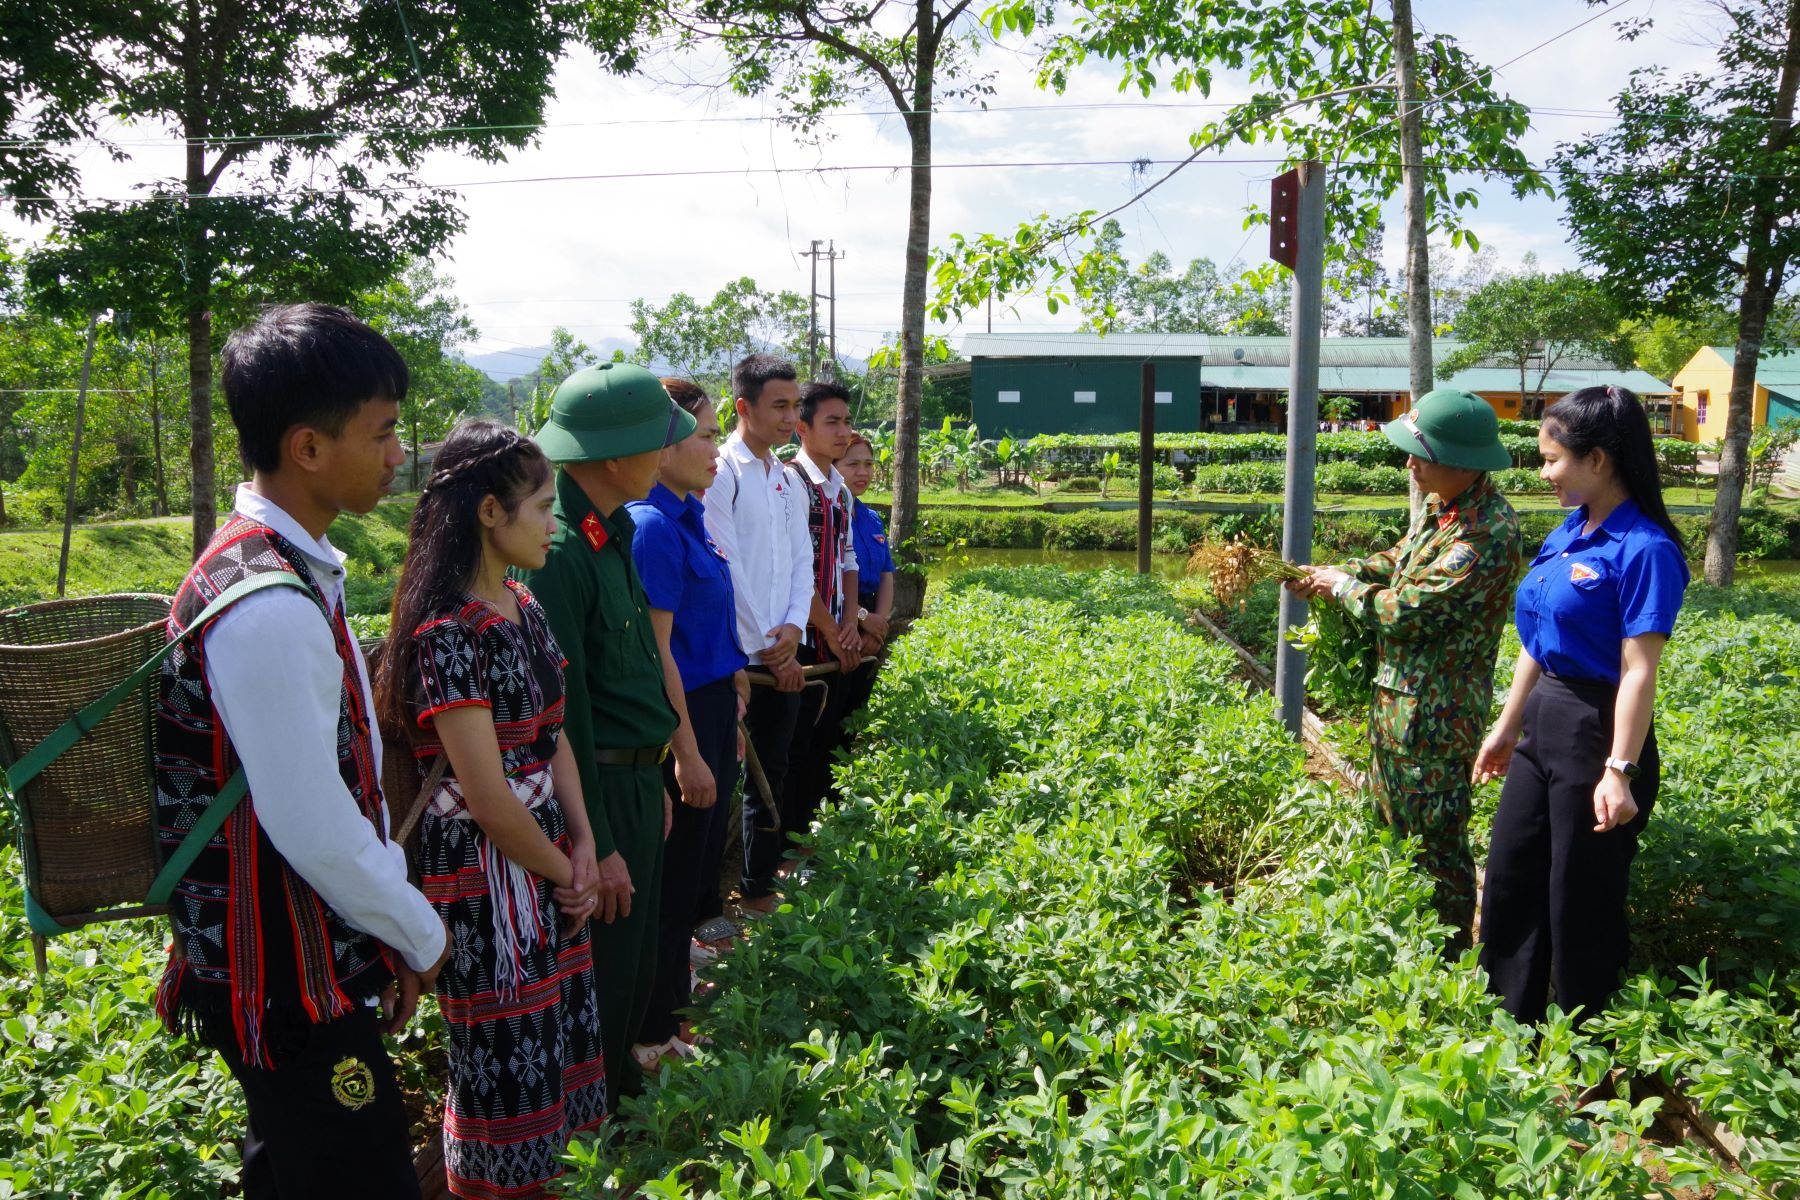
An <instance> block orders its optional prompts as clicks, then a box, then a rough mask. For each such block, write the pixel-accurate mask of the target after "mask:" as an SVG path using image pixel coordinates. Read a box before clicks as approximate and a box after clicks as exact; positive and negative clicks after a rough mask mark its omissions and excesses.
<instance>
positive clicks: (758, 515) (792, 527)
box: [705, 354, 813, 911]
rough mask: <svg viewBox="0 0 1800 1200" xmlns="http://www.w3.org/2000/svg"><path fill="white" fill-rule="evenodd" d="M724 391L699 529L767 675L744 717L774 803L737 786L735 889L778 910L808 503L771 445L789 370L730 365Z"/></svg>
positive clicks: (790, 401) (808, 605)
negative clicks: (738, 878)
mask: <svg viewBox="0 0 1800 1200" xmlns="http://www.w3.org/2000/svg"><path fill="white" fill-rule="evenodd" d="M731 387H732V393H733V395H734V397H735V401H734V405H735V408H736V410H737V428H736V429H734V430H732V433H731V436H730V437H729V438H727V439H726V440H725V444H724V446H722V447H720V450H719V474H718V476H717V477H716V478H715V479H714V480H713V483H712V486H711V487H709V488H707V489H706V497H705V504H706V531H707V533H709V534H711V535H712V539H713V541H714V543H716V544H717V545H718V547H719V550H720V552H721V553H722V554H724V555H725V559H726V561H727V562H729V563H730V564H731V583H732V589H733V591H734V592H735V593H736V603H737V622H738V640H739V642H740V643H741V644H742V645H743V647H744V650H745V652H746V653H748V654H749V655H750V669H751V670H752V671H759V670H760V671H763V672H766V673H767V674H769V675H771V676H773V678H774V685H775V686H773V687H753V688H751V689H750V701H749V706H748V708H747V710H746V712H745V714H744V724H745V727H746V728H747V729H748V730H749V732H750V744H751V748H752V749H753V750H754V751H755V752H756V757H757V761H758V763H759V764H760V765H761V766H762V773H763V776H764V778H765V779H766V780H767V781H768V785H769V798H770V799H772V800H773V804H770V803H768V802H767V801H766V800H765V798H764V796H763V795H762V794H761V792H760V791H759V789H758V788H757V786H756V785H755V783H751V784H750V786H748V787H746V788H745V789H744V815H743V841H744V871H743V879H742V882H741V884H740V890H741V892H742V894H743V903H744V905H745V907H748V908H753V909H760V910H763V911H768V910H770V909H773V908H774V907H775V905H776V903H777V897H776V896H775V892H774V883H775V868H776V867H777V866H778V865H780V862H781V852H782V848H783V846H784V845H785V844H786V841H787V831H786V830H784V829H783V828H782V825H781V811H780V805H781V797H782V794H783V789H784V787H785V783H786V778H787V771H788V747H789V745H790V744H791V743H792V741H793V738H794V723H795V720H796V718H797V717H798V715H799V711H800V689H801V686H802V684H803V682H804V678H803V676H802V675H801V670H800V663H799V662H798V661H797V659H796V657H795V654H796V651H797V650H798V649H799V646H800V641H801V638H802V637H803V636H804V630H805V628H806V624H807V621H808V619H809V617H810V615H811V613H812V602H813V559H812V537H811V535H810V534H809V533H808V532H807V526H806V513H807V506H806V497H805V496H804V495H802V494H801V491H800V489H799V488H798V487H797V486H795V483H794V481H793V479H792V478H791V477H790V476H789V475H788V473H787V471H786V469H785V468H784V467H783V465H782V463H781V460H780V459H778V458H776V457H775V447H777V446H784V445H786V444H787V443H788V442H789V441H790V440H791V439H792V438H793V436H794V421H795V418H796V416H797V409H798V405H799V402H800V385H799V382H798V379H797V376H796V375H795V372H794V367H793V364H791V363H789V362H787V361H786V360H784V359H780V358H777V357H776V356H775V355H773V354H752V355H749V356H748V357H746V358H744V359H743V360H741V361H740V362H739V363H738V364H737V366H735V367H734V368H732V372H731Z"/></svg>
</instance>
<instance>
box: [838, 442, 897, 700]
mask: <svg viewBox="0 0 1800 1200" xmlns="http://www.w3.org/2000/svg"><path fill="white" fill-rule="evenodd" d="M838 471H839V473H840V474H842V475H843V477H844V486H845V487H847V488H849V489H850V494H851V495H852V496H855V497H857V498H858V499H861V497H862V494H863V493H864V492H866V491H868V490H869V484H870V482H871V481H872V480H873V479H874V478H875V449H874V447H872V446H870V445H869V439H868V438H865V437H864V436H863V435H862V434H860V433H853V434H851V435H850V448H849V449H848V450H846V451H844V457H843V458H841V459H839V460H838ZM850 534H851V537H852V538H853V539H854V542H855V546H856V565H857V575H856V587H857V597H856V603H857V608H858V614H859V624H858V628H859V629H860V630H861V631H862V635H863V662H862V666H861V667H860V668H858V669H857V670H856V671H855V672H853V673H852V675H851V676H850V679H849V682H848V683H846V684H845V690H844V702H843V703H844V709H843V715H844V717H846V718H848V717H849V716H850V714H851V713H853V712H855V711H857V710H858V709H860V708H861V707H862V706H863V705H864V704H867V703H868V701H869V692H870V691H871V690H873V689H874V687H875V672H876V671H877V670H879V669H880V664H881V658H880V655H881V650H882V648H883V647H884V646H886V645H887V640H888V635H889V633H890V632H891V630H890V629H889V628H888V623H889V621H890V620H891V619H892V615H893V611H894V554H893V551H892V550H891V549H890V548H889V547H888V540H887V526H886V525H884V524H882V521H881V514H880V513H878V512H876V511H875V510H874V509H872V508H870V507H869V506H868V505H866V504H858V505H856V507H855V508H854V509H852V510H851V513H850ZM865 556H866V557H865Z"/></svg>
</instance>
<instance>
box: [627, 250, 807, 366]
mask: <svg viewBox="0 0 1800 1200" xmlns="http://www.w3.org/2000/svg"><path fill="white" fill-rule="evenodd" d="M808 317H809V310H808V307H807V303H806V298H805V297H804V296H802V295H800V294H799V293H798V292H791V291H779V292H765V291H763V290H762V288H760V287H758V286H757V283H756V280H754V279H752V278H750V277H749V276H748V275H745V276H743V277H741V278H739V279H734V280H732V281H731V282H730V283H727V284H726V285H725V286H724V287H722V288H720V289H719V290H718V292H716V293H715V294H714V295H713V298H712V299H711V300H708V301H707V302H706V303H704V304H702V303H701V302H700V301H699V300H697V299H695V298H694V297H693V296H690V295H688V294H687V293H686V292H676V293H675V294H674V295H673V296H671V297H669V299H668V300H667V301H666V302H665V303H663V304H652V303H651V302H650V301H648V300H643V299H638V300H633V301H632V302H631V332H632V336H634V337H636V338H637V343H638V344H637V350H636V351H635V352H634V353H633V354H632V359H633V361H635V362H638V363H643V364H646V365H648V364H650V363H665V364H667V365H668V366H669V367H670V368H671V369H672V370H673V371H674V372H675V373H676V374H678V375H683V376H686V377H688V378H691V379H693V380H694V381H695V382H697V383H700V384H701V385H702V386H704V387H707V388H709V389H710V390H712V392H713V393H714V394H715V395H723V394H724V390H725V388H726V387H727V386H729V381H730V379H731V368H732V365H733V364H734V363H736V362H737V360H738V359H740V358H742V357H744V356H745V355H746V354H751V353H754V352H756V351H758V350H768V351H772V352H774V353H778V354H782V355H785V356H787V357H789V358H792V359H796V360H798V359H802V358H804V357H805V355H806V338H807V322H808Z"/></svg>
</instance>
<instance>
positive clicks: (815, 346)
mask: <svg viewBox="0 0 1800 1200" xmlns="http://www.w3.org/2000/svg"><path fill="white" fill-rule="evenodd" d="M821 246H823V247H824V249H820V247H821ZM805 253H806V257H808V258H810V259H811V260H812V297H811V299H810V300H808V301H807V305H808V310H809V311H810V312H811V314H812V315H811V317H810V319H809V325H808V333H807V339H806V341H807V351H806V358H807V363H806V366H807V370H806V377H807V378H808V379H817V378H819V301H820V300H824V301H825V302H826V303H827V304H829V305H830V306H831V307H830V311H829V315H828V317H827V320H828V321H829V322H830V324H829V330H828V333H827V339H828V346H829V349H830V352H831V361H830V363H829V364H828V365H827V367H826V371H825V376H824V377H825V378H826V379H836V378H837V264H838V259H840V258H842V257H844V252H843V251H841V250H839V249H838V248H837V242H836V240H835V239H834V240H832V241H823V240H821V239H819V238H814V239H813V240H812V244H811V245H810V246H808V247H807V249H806V252H805ZM821 258H822V259H824V260H825V261H826V262H827V263H828V264H829V268H828V272H829V273H828V276H827V280H828V281H827V283H826V287H828V288H830V289H831V290H830V291H829V292H820V291H819V260H820V259H821Z"/></svg>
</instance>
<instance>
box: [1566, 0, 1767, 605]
mask: <svg viewBox="0 0 1800 1200" xmlns="http://www.w3.org/2000/svg"><path fill="white" fill-rule="evenodd" d="M1712 11H1713V16H1714V19H1715V21H1716V25H1715V28H1714V33H1715V39H1714V43H1715V45H1716V48H1717V62H1716V64H1715V66H1714V68H1713V69H1711V70H1707V71H1697V72H1693V73H1691V74H1686V75H1672V74H1670V73H1669V72H1668V71H1666V70H1664V69H1663V68H1660V67H1646V68H1643V69H1641V70H1638V71H1636V72H1634V73H1633V74H1632V76H1631V80H1630V82H1629V83H1628V84H1627V85H1626V87H1625V89H1624V90H1623V91H1622V92H1620V93H1619V95H1618V97H1617V99H1616V101H1615V103H1616V105H1617V107H1618V113H1619V120H1618V123H1617V124H1615V125H1613V126H1610V127H1608V128H1607V129H1605V130H1603V131H1602V132H1600V133H1597V134H1594V135H1593V136H1591V137H1588V138H1583V139H1580V140H1577V141H1574V142H1571V143H1568V144H1565V145H1564V146H1562V147H1561V148H1560V150H1559V152H1558V154H1557V159H1556V165H1557V167H1558V169H1559V170H1560V172H1561V175H1562V190H1563V195H1564V197H1565V199H1566V200H1567V202H1568V218H1567V219H1568V224H1569V229H1570V231H1571V232H1572V233H1573V234H1574V235H1575V242H1576V245H1577V246H1578V247H1579V248H1580V250H1581V253H1582V255H1583V257H1585V258H1586V259H1587V260H1588V261H1589V262H1591V263H1593V264H1594V265H1596V266H1597V267H1599V268H1600V269H1601V278H1602V279H1603V280H1604V281H1605V282H1606V284H1607V286H1608V287H1609V288H1611V289H1612V290H1613V291H1614V292H1615V294H1617V295H1618V296H1619V298H1620V299H1621V300H1622V301H1623V302H1624V303H1625V304H1626V305H1628V306H1630V307H1632V308H1635V309H1639V310H1642V311H1646V312H1651V313H1656V312H1661V313H1670V314H1676V315H1683V314H1690V313H1692V312H1694V311H1696V310H1697V309H1700V308H1702V307H1703V306H1705V305H1706V304H1709V303H1712V302H1715V301H1716V300H1717V299H1718V298H1719V297H1721V296H1725V295H1733V294H1735V297H1736V307H1737V330H1736V338H1735V340H1736V350H1735V352H1734V356H1733V359H1732V367H1731V397H1730V400H1729V402H1728V405H1727V408H1726V416H1725V440H1724V444H1723V446H1722V447H1721V450H1720V455H1719V484H1718V492H1717V495H1716V497H1715V499H1714V501H1713V513H1712V521H1711V524H1710V525H1709V526H1708V529H1707V534H1706V580H1707V582H1708V583H1712V584H1715V585H1720V586H1723V585H1728V584H1730V582H1731V580H1732V576H1733V574H1734V571H1735V566H1736V558H1737V545H1738V514H1739V511H1740V509H1741V508H1742V505H1743V495H1744V488H1745V484H1746V481H1747V478H1748V466H1749V450H1750V424H1751V418H1752V415H1753V407H1752V406H1753V402H1754V399H1755V385H1756V364H1757V359H1758V358H1759V356H1760V355H1761V354H1762V352H1763V349H1764V346H1765V344H1768V343H1769V342H1770V334H1771V332H1774V333H1776V334H1779V333H1780V330H1779V329H1776V330H1774V331H1771V329H1770V316H1771V314H1773V313H1774V312H1775V310H1776V305H1777V301H1778V300H1779V299H1780V297H1781V295H1782V291H1783V289H1784V288H1785V287H1786V286H1787V284H1788V283H1789V282H1790V281H1791V280H1792V279H1793V276H1794V270H1795V264H1796V262H1797V261H1800V222H1796V221H1795V220H1794V214H1795V213H1796V212H1800V138H1797V137H1796V132H1795V124H1794V118H1795V111H1794V110H1795V96H1796V93H1797V92H1800V0H1738V2H1737V3H1734V4H1730V5H1726V4H1720V5H1718V6H1716V7H1715V8H1714V9H1713V10H1712ZM1634 28H1636V27H1634ZM1627 32H1628V33H1629V32H1631V31H1630V30H1628V31H1627Z"/></svg>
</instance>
